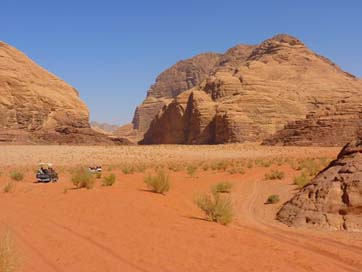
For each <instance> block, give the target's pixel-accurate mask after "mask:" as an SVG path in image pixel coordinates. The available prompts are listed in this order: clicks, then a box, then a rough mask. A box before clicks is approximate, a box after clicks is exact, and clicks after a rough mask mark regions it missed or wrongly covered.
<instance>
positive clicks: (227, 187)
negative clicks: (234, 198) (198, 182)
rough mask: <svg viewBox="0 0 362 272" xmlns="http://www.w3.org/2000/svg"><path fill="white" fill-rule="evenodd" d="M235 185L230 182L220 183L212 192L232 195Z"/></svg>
mask: <svg viewBox="0 0 362 272" xmlns="http://www.w3.org/2000/svg"><path fill="white" fill-rule="evenodd" d="M232 187H233V185H232V184H231V183H230V182H226V181H225V182H220V183H218V184H216V185H215V186H214V187H212V192H214V193H230V191H231V188H232Z"/></svg>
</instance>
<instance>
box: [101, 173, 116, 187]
mask: <svg viewBox="0 0 362 272" xmlns="http://www.w3.org/2000/svg"><path fill="white" fill-rule="evenodd" d="M115 182H116V175H115V174H113V173H111V174H109V175H108V176H106V177H104V178H103V180H102V185H103V186H113V184H114V183H115Z"/></svg>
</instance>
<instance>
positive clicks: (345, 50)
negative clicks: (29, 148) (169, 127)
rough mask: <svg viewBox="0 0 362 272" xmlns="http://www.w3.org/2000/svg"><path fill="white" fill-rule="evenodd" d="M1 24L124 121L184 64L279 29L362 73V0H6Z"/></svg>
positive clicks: (113, 119) (16, 42)
mask: <svg viewBox="0 0 362 272" xmlns="http://www.w3.org/2000/svg"><path fill="white" fill-rule="evenodd" d="M0 25H1V28H0V34H1V35H0V40H2V41H5V42H7V43H9V44H11V45H13V46H15V47H17V48H18V49H20V50H22V51H23V52H25V53H26V54H27V55H28V56H30V57H31V58H32V59H33V60H35V61H36V62H37V63H38V64H40V65H41V66H43V67H45V68H46V69H48V70H50V71H51V72H53V73H55V74H56V75H58V76H60V77H61V78H62V79H64V80H65V81H67V82H68V83H70V84H71V85H73V86H74V87H75V88H77V89H78V90H79V92H80V95H81V97H82V99H83V100H84V101H85V102H86V103H87V105H88V107H89V108H90V111H91V119H92V120H97V121H107V122H110V123H115V124H123V123H126V122H128V121H130V120H131V118H132V115H133V111H134V109H135V107H136V105H137V104H139V103H141V102H142V100H143V99H144V97H145V95H146V91H147V90H148V88H149V86H150V85H151V84H152V83H153V82H154V80H155V78H156V76H157V75H158V74H159V73H160V72H162V71H163V70H164V69H166V68H167V67H169V66H171V65H172V64H174V63H175V62H177V61H179V60H181V59H185V58H188V57H191V56H193V55H195V54H198V53H202V52H207V51H213V52H224V51H225V50H227V49H228V48H230V47H232V46H234V45H236V44H240V43H245V44H256V43H260V42H261V41H263V40H265V39H267V38H269V37H271V36H273V35H275V34H277V33H288V34H291V35H294V36H296V37H298V38H300V39H301V40H302V41H303V42H305V43H306V44H307V45H308V46H309V47H310V48H311V49H313V50H315V51H316V52H318V53H320V54H322V55H324V56H326V57H328V58H330V59H332V60H333V61H334V62H336V63H337V64H338V65H340V66H341V67H342V68H343V69H345V70H346V71H348V72H351V73H352V74H355V75H357V76H358V77H362V54H361V51H362V1H359V0H348V1H347V0H346V1H341V0H329V1H328V0H304V1H297V0H295V1H293V0H289V1H288V0H269V1H268V0H265V1H263V0H259V1H242V0H239V1H237V0H235V1H234V0H223V1H213V0H208V1H204V0H194V1H191V0H184V1H173V0H152V1H151V0H149V1H146V0H143V1H140V0H133V1H121V0H119V1H116V0H103V1H92V0H88V1H83V0H78V1H77V0H73V1H70V0H61V1H51V0H42V1H40V0H31V1H30V0H22V1H20V0H2V1H1V11H0Z"/></svg>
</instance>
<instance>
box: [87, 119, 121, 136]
mask: <svg viewBox="0 0 362 272" xmlns="http://www.w3.org/2000/svg"><path fill="white" fill-rule="evenodd" d="M90 126H91V128H92V129H93V130H95V131H98V132H100V133H103V134H113V133H114V132H115V131H117V130H118V129H119V126H117V125H111V124H108V123H99V122H96V121H92V122H90Z"/></svg>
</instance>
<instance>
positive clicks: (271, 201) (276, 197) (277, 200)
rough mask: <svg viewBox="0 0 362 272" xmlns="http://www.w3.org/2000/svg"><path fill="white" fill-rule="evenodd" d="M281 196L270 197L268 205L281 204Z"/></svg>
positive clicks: (267, 201)
mask: <svg viewBox="0 0 362 272" xmlns="http://www.w3.org/2000/svg"><path fill="white" fill-rule="evenodd" d="M279 200H280V199H279V196H278V195H270V196H269V197H268V199H267V200H266V203H267V204H275V203H278V202H279Z"/></svg>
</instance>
